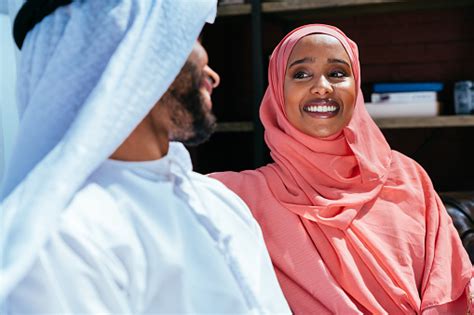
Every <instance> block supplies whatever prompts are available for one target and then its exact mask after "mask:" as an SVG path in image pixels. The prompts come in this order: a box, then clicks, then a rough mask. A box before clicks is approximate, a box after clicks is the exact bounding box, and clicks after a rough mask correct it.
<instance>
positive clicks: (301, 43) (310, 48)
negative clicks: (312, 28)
mask: <svg viewBox="0 0 474 315" xmlns="http://www.w3.org/2000/svg"><path fill="white" fill-rule="evenodd" d="M301 55H310V56H314V57H317V56H318V55H332V57H337V58H344V59H346V60H347V61H348V62H349V61H350V58H349V55H348V53H347V52H346V50H345V48H344V46H343V45H342V43H341V42H340V41H339V40H338V39H337V38H335V37H333V36H331V35H327V34H309V35H306V36H304V37H302V38H300V39H299V40H298V42H297V43H296V44H295V46H294V47H293V49H292V52H291V54H290V56H289V60H291V59H293V58H297V57H301Z"/></svg>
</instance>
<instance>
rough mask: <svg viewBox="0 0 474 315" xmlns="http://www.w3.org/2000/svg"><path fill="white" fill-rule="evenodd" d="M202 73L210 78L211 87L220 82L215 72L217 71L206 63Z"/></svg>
mask: <svg viewBox="0 0 474 315" xmlns="http://www.w3.org/2000/svg"><path fill="white" fill-rule="evenodd" d="M204 73H205V74H206V75H207V76H209V78H210V79H211V81H212V87H213V88H216V87H217V86H218V85H219V83H220V82H221V78H220V77H219V75H218V74H217V72H215V71H214V70H212V68H211V67H209V66H208V65H206V66H205V67H204Z"/></svg>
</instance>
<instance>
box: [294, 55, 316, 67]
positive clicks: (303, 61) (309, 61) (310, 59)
mask: <svg viewBox="0 0 474 315" xmlns="http://www.w3.org/2000/svg"><path fill="white" fill-rule="evenodd" d="M314 59H315V58H314V57H304V58H302V59H298V60H295V61H293V62H292V63H291V64H290V66H289V67H288V69H290V68H291V67H293V66H296V65H299V64H302V63H313V62H314Z"/></svg>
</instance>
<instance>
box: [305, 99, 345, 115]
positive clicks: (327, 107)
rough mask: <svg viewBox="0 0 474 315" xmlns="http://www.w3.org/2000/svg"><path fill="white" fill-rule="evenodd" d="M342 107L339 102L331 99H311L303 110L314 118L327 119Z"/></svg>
mask: <svg viewBox="0 0 474 315" xmlns="http://www.w3.org/2000/svg"><path fill="white" fill-rule="evenodd" d="M340 109H341V106H340V105H339V103H338V102H336V101H334V100H331V99H317V100H311V101H310V102H308V103H306V104H305V105H304V106H303V111H304V112H305V113H307V114H308V115H310V116H311V117H314V118H321V119H327V118H332V117H334V116H336V115H337V114H338V113H339V111H340Z"/></svg>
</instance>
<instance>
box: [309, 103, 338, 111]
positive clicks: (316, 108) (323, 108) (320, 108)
mask: <svg viewBox="0 0 474 315" xmlns="http://www.w3.org/2000/svg"><path fill="white" fill-rule="evenodd" d="M304 110H305V111H307V112H313V113H314V112H317V113H326V112H335V111H336V110H337V106H333V105H329V106H327V105H318V106H314V105H313V106H305V107H304Z"/></svg>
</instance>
